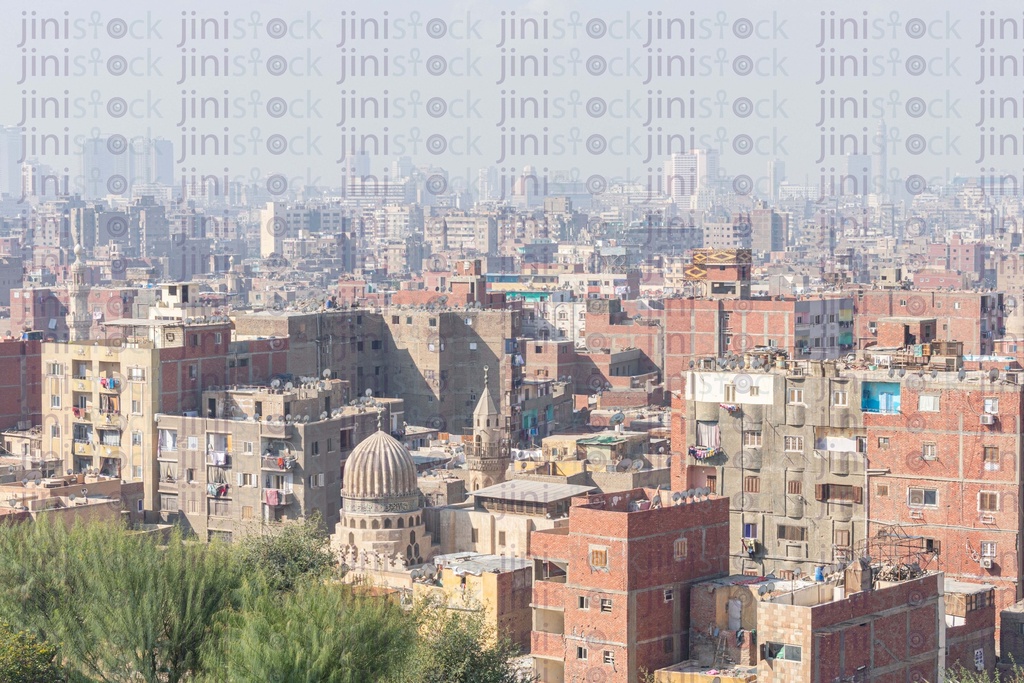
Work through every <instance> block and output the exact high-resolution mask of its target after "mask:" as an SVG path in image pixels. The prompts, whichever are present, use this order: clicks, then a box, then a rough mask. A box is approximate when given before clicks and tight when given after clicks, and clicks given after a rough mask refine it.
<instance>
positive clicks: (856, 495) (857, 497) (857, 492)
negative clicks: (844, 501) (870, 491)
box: [853, 486, 864, 503]
mask: <svg viewBox="0 0 1024 683" xmlns="http://www.w3.org/2000/svg"><path fill="white" fill-rule="evenodd" d="M853 502H854V503H863V502H864V489H863V488H861V487H860V486H854V487H853Z"/></svg>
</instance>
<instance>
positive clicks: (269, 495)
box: [263, 489, 279, 505]
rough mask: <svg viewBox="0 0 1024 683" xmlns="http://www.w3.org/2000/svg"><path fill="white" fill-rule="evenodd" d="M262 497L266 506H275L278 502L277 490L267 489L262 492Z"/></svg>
mask: <svg viewBox="0 0 1024 683" xmlns="http://www.w3.org/2000/svg"><path fill="white" fill-rule="evenodd" d="M263 497H264V499H265V500H266V501H267V505H277V503H278V500H279V496H278V491H277V489H267V490H266V491H264V492H263Z"/></svg>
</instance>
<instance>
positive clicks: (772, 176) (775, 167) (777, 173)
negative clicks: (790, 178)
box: [768, 159, 786, 202]
mask: <svg viewBox="0 0 1024 683" xmlns="http://www.w3.org/2000/svg"><path fill="white" fill-rule="evenodd" d="M785 179H786V162H785V161H782V160H781V159H772V160H771V161H769V162H768V194H769V196H770V197H771V200H772V201H773V202H777V201H779V185H781V184H782V182H783V181H784V180H785Z"/></svg>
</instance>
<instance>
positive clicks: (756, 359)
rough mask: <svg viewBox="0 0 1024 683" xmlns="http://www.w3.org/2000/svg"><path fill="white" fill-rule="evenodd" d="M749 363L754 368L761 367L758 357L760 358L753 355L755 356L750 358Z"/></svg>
mask: <svg viewBox="0 0 1024 683" xmlns="http://www.w3.org/2000/svg"><path fill="white" fill-rule="evenodd" d="M750 364H751V365H752V366H754V368H760V367H761V359H760V358H756V357H755V358H754V360H752V361H751V362H750Z"/></svg>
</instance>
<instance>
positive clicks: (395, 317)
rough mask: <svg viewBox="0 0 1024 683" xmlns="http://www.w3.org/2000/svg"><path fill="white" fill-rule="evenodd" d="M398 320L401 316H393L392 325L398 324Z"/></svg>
mask: <svg viewBox="0 0 1024 683" xmlns="http://www.w3.org/2000/svg"><path fill="white" fill-rule="evenodd" d="M398 320H399V318H398V316H397V315H393V316H391V324H392V325H397V324H398Z"/></svg>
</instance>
